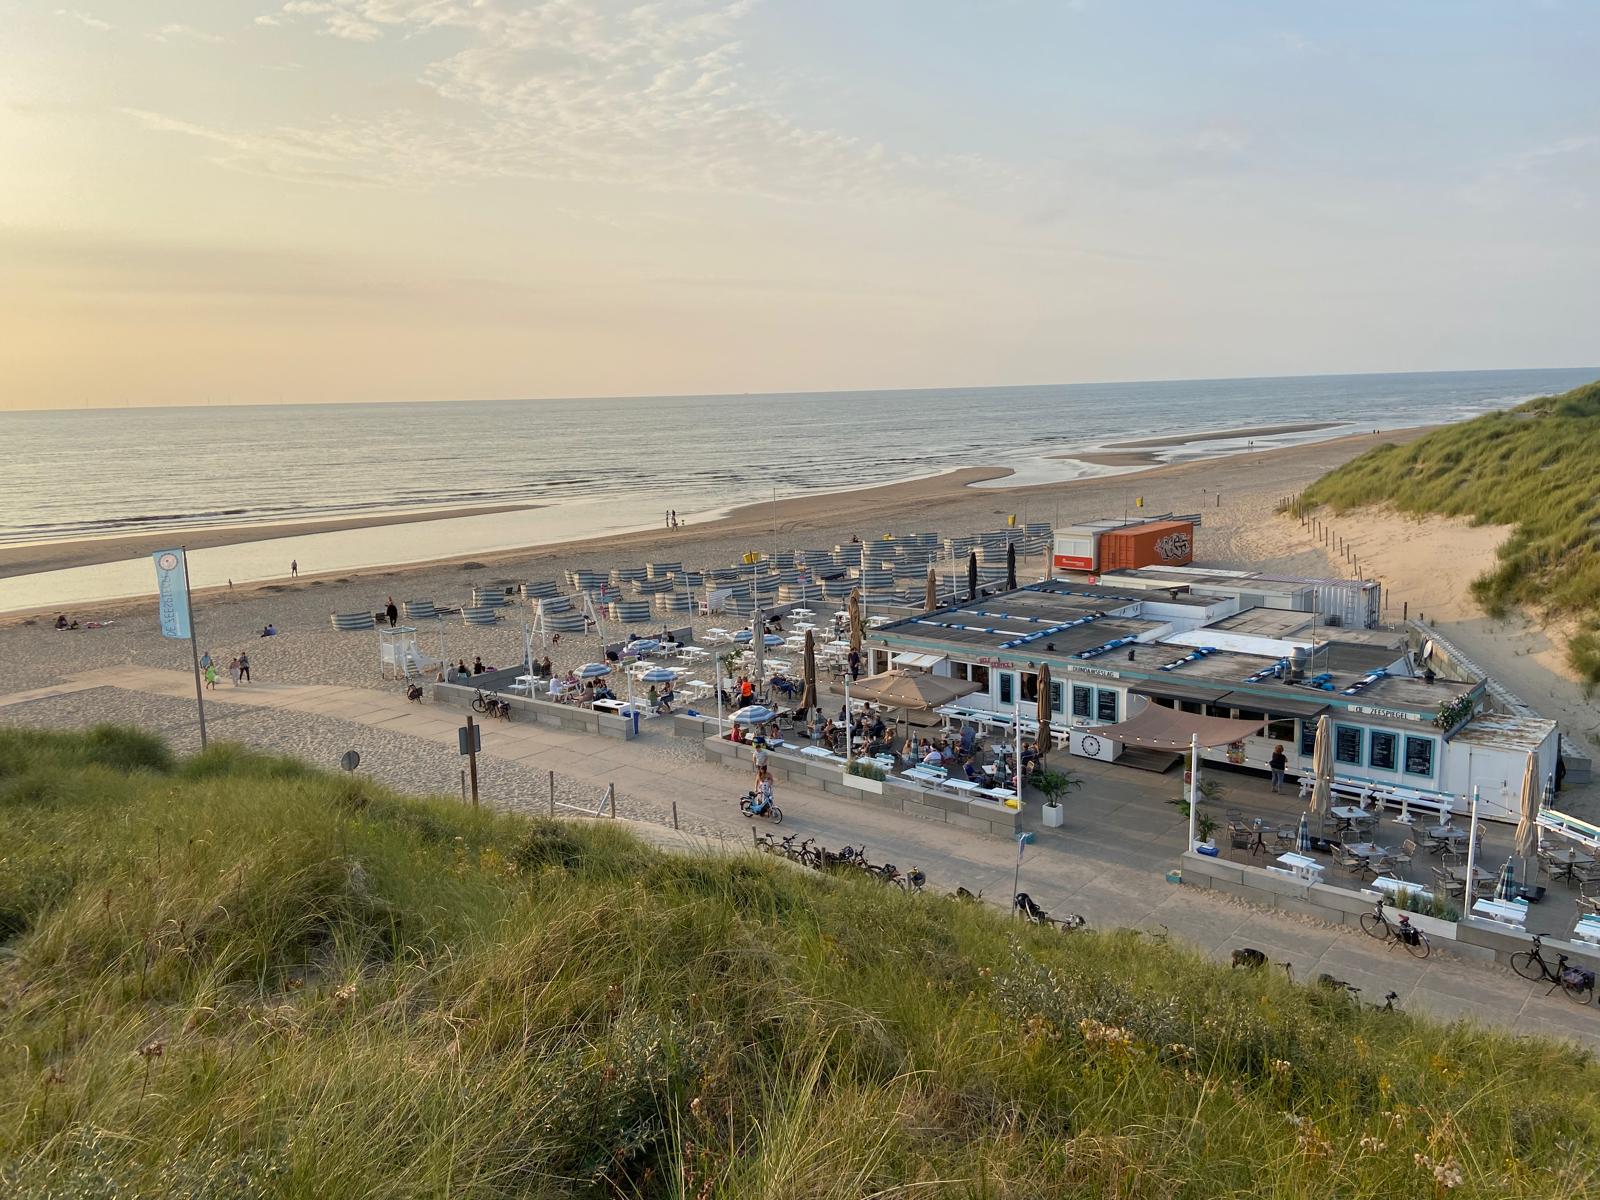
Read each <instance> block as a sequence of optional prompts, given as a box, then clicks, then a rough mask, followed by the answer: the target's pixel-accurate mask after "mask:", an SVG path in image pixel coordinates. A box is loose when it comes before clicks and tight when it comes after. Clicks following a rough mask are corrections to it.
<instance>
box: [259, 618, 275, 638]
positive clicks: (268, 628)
mask: <svg viewBox="0 0 1600 1200" xmlns="http://www.w3.org/2000/svg"><path fill="white" fill-rule="evenodd" d="M261 636H262V637H277V636H278V627H277V626H276V625H274V624H273V623H272V622H271V621H268V622H267V623H266V624H265V625H263V626H262V627H261Z"/></svg>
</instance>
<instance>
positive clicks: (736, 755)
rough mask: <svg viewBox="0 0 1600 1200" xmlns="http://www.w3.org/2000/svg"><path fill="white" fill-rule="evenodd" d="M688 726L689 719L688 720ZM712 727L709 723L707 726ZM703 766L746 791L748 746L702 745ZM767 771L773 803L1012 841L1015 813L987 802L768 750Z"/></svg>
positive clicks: (715, 741) (720, 741)
mask: <svg viewBox="0 0 1600 1200" xmlns="http://www.w3.org/2000/svg"><path fill="white" fill-rule="evenodd" d="M689 719H690V720H692V719H693V718H689ZM711 723H712V724H713V725H714V724H715V723H716V722H715V721H714V720H713V721H712V722H711ZM704 745H705V748H706V761H707V762H714V763H718V764H720V765H722V766H725V767H727V768H729V769H730V770H731V771H735V772H737V773H738V775H739V776H741V777H742V780H741V781H740V782H739V783H737V784H735V786H737V787H744V788H746V789H748V787H749V781H750V779H751V769H750V755H751V747H750V745H749V743H742V742H730V741H728V740H726V739H725V738H719V737H708V738H706V739H705V740H704ZM767 769H768V770H769V771H771V772H772V782H773V787H774V788H775V789H776V790H777V792H778V803H779V804H780V805H782V804H783V803H784V798H783V797H784V793H785V792H786V791H790V790H794V791H814V792H823V793H826V794H827V795H829V796H835V797H839V798H841V799H845V800H851V801H854V802H856V803H859V804H864V805H869V806H871V807H873V808H881V809H885V810H887V811H889V812H901V813H906V814H908V815H910V816H914V817H922V818H923V819H925V820H929V821H939V822H942V823H943V824H946V825H952V826H955V827H957V828H960V829H967V830H970V831H972V832H973V833H984V834H991V835H993V836H996V837H1008V838H1009V837H1015V836H1016V831H1017V817H1018V813H1017V812H1016V811H1015V810H1013V809H1009V808H1006V807H1004V806H1002V805H999V804H995V803H993V802H991V801H988V800H968V799H966V798H964V797H962V796H958V795H957V794H955V793H954V792H944V791H939V790H937V789H933V788H924V787H919V786H917V785H916V784H914V783H912V782H911V781H910V780H904V781H901V780H896V779H885V780H883V781H882V782H881V783H880V782H878V781H876V780H871V779H861V778H858V777H857V776H854V775H850V774H848V773H846V771H845V770H844V768H843V766H841V765H840V764H839V763H833V762H826V761H819V760H815V759H811V758H807V757H806V756H804V755H801V754H797V753H793V752H789V751H783V750H769V751H768V753H767Z"/></svg>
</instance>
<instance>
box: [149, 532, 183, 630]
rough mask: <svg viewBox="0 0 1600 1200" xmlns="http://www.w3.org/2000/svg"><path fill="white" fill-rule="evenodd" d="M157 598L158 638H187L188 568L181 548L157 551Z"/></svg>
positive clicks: (155, 556)
mask: <svg viewBox="0 0 1600 1200" xmlns="http://www.w3.org/2000/svg"><path fill="white" fill-rule="evenodd" d="M150 557H151V558H153V559H155V563H156V596H157V598H158V600H159V603H160V617H161V636H162V637H169V638H188V636H189V566H188V562H187V561H186V560H185V558H184V553H183V550H182V549H181V548H179V549H177V550H157V551H156V552H155V553H154V554H153V555H151V556H150Z"/></svg>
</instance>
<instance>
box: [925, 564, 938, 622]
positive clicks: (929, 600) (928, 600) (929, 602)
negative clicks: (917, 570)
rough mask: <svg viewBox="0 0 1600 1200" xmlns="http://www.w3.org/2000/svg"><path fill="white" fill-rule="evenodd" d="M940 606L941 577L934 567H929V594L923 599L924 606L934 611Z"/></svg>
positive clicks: (929, 610)
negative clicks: (935, 572)
mask: <svg viewBox="0 0 1600 1200" xmlns="http://www.w3.org/2000/svg"><path fill="white" fill-rule="evenodd" d="M938 607H939V577H938V576H937V575H935V574H934V571H933V568H932V567H929V568H928V594H927V596H926V597H924V599H923V608H925V609H926V610H927V611H928V612H932V611H933V610H934V609H936V608H938Z"/></svg>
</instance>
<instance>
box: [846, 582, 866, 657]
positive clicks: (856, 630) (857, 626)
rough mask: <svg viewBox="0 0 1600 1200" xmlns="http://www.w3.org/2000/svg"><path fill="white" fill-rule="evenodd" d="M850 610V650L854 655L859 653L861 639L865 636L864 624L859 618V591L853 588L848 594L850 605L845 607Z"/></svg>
mask: <svg viewBox="0 0 1600 1200" xmlns="http://www.w3.org/2000/svg"><path fill="white" fill-rule="evenodd" d="M846 607H847V608H848V609H849V610H850V649H851V650H852V651H854V652H855V653H856V654H860V653H861V639H862V637H864V636H865V634H866V624H867V623H866V622H865V621H864V620H862V618H861V589H860V588H855V589H853V590H852V591H851V592H850V603H849V604H847V605H846Z"/></svg>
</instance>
